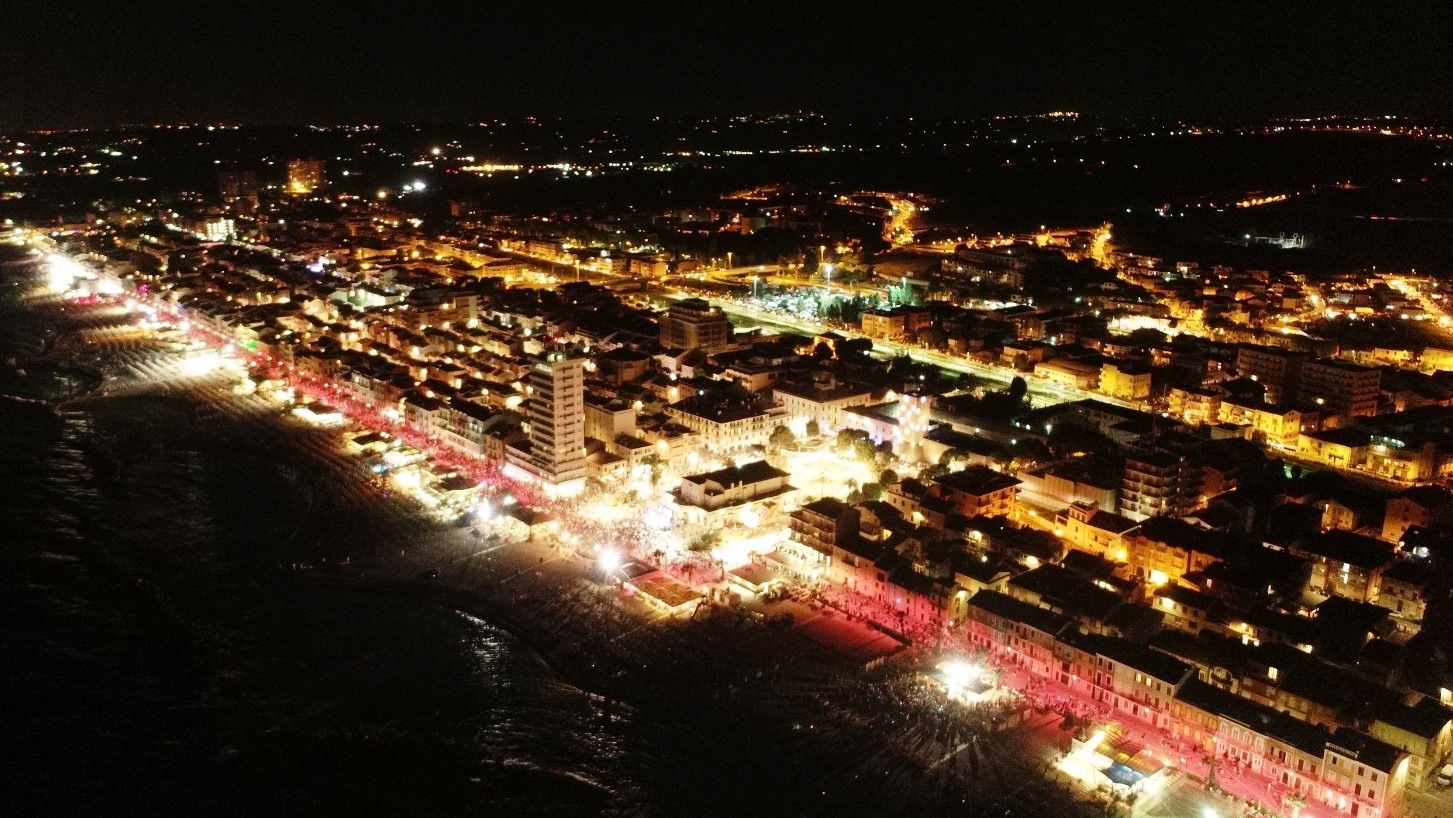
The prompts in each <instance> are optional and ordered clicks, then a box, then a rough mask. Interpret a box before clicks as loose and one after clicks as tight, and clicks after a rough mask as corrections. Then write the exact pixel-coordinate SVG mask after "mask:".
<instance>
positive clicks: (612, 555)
mask: <svg viewBox="0 0 1453 818" xmlns="http://www.w3.org/2000/svg"><path fill="white" fill-rule="evenodd" d="M596 563H597V564H598V565H600V570H601V571H603V572H605V573H607V574H613V573H615V572H616V571H618V570H620V567H621V555H620V552H619V551H614V550H606V551H602V552H600V557H599V558H598V559H597V560H596Z"/></svg>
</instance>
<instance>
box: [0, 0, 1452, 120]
mask: <svg viewBox="0 0 1453 818" xmlns="http://www.w3.org/2000/svg"><path fill="white" fill-rule="evenodd" d="M576 5H577V6H581V7H584V8H585V9H586V10H585V11H577V10H575V9H571V8H570V7H569V6H567V5H565V4H556V3H548V2H531V3H492V2H486V0H479V2H473V3H457V4H456V3H433V2H427V1H426V2H414V3H408V2H393V3H387V4H383V3H370V2H358V3H352V4H347V5H343V4H324V3H316V2H309V0H295V2H290V3H272V2H227V1H226V0H219V2H211V3H206V2H200V3H188V4H173V3H150V2H148V3H141V2H116V3H112V4H109V5H105V6H100V5H99V4H73V3H33V2H20V3H16V4H7V7H6V8H5V10H4V12H3V14H4V19H3V20H0V127H10V128H14V127H53V126H75V125H108V124H117V123H150V122H172V121H228V122H241V123H245V124H251V123H258V124H271V123H279V124H281V123H303V122H313V123H336V122H381V121H401V120H416V121H446V120H472V119H484V118H489V117H495V116H519V115H522V114H535V115H543V116H557V115H567V116H568V115H580V116H593V115H624V116H640V115H668V116H669V115H678V114H679V115H713V114H747V113H770V112H779V111H792V110H813V111H818V112H823V113H841V114H863V113H885V114H908V115H930V116H965V117H979V116H987V115H993V114H1001V113H1003V114H1013V113H1033V112H1043V111H1048V110H1054V109H1073V110H1079V111H1082V112H1085V113H1089V114H1097V115H1105V116H1130V117H1136V116H1199V117H1226V116H1230V117H1263V116H1269V115H1320V114H1328V113H1355V114H1399V115H1409V116H1414V117H1423V118H1428V117H1432V118H1447V117H1448V116H1449V115H1450V114H1453V49H1450V48H1449V47H1448V43H1447V38H1448V36H1449V35H1450V33H1453V4H1446V3H1431V2H1429V3H1394V4H1383V3H1358V4H1335V3H1331V4H1329V3H1305V4H1301V3H1297V4H1284V3H1278V4H1275V5H1276V8H1275V9H1269V8H1267V7H1266V6H1268V5H1270V4H1260V3H1223V2H1216V3H1184V2H1161V3H1147V4H1139V3H1080V4H1078V5H1077V6H1076V7H1074V8H1073V9H1072V10H1066V9H1064V8H1061V7H1060V6H1059V4H1056V5H1050V4H1035V3H1017V2H1016V3H1003V4H995V5H993V6H992V7H988V8H982V9H981V8H979V7H980V6H981V5H982V6H986V7H987V6H988V4H978V3H960V2H944V3H933V4H928V3H925V4H921V9H922V10H910V4H908V3H889V2H882V3H875V4H859V3H839V4H831V5H830V4H827V3H812V4H809V3H788V2H781V1H780V0H776V1H773V2H756V3H752V2H726V3H710V4H707V3H690V2H679V3H673V4H661V5H659V6H657V5H650V6H647V5H645V4H640V3H629V2H625V0H620V1H619V2H614V3H577V4H576ZM14 6H20V7H21V8H15V7H14ZM26 6H30V7H32V8H28V9H27V8H25V7H26ZM787 6H791V8H784V7H787ZM829 9H830V10H829Z"/></svg>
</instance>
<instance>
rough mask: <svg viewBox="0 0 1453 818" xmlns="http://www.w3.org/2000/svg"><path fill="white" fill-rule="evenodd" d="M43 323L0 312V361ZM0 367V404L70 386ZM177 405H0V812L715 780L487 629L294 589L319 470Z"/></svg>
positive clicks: (242, 806)
mask: <svg viewBox="0 0 1453 818" xmlns="http://www.w3.org/2000/svg"><path fill="white" fill-rule="evenodd" d="M45 333H46V327H45V325H44V324H38V323H33V322H32V321H31V319H30V318H28V317H27V316H25V315H23V314H20V313H17V312H16V311H15V310H14V309H13V305H11V304H3V305H0V346H3V348H0V362H4V361H5V359H7V358H10V357H15V356H17V355H18V356H20V357H21V358H22V360H23V357H24V356H25V355H26V354H27V353H30V352H34V344H35V342H36V340H37V338H39V337H43V336H44V335H45ZM0 369H3V374H0V392H5V393H8V394H12V395H13V394H21V395H32V396H34V397H47V396H49V395H53V394H55V393H56V392H57V391H63V389H64V388H66V384H65V383H64V382H63V381H61V380H60V379H58V378H56V377H55V375H54V373H52V372H50V371H49V370H46V369H44V368H43V367H38V366H37V367H33V368H32V370H31V371H28V372H26V373H25V374H23V375H21V374H18V373H16V372H15V371H14V368H13V367H0ZM194 415H195V410H193V409H192V407H191V406H190V405H189V404H187V403H185V402H183V401H181V400H179V399H174V398H168V397H164V396H151V397H147V396H143V397H109V398H99V399H93V400H87V401H83V402H80V403H72V404H69V405H67V406H66V407H64V408H62V409H61V410H60V411H59V413H58V414H56V413H52V412H51V411H50V410H48V409H46V408H45V407H40V406H37V405H34V404H30V403H26V402H23V401H18V400H14V399H12V398H9V397H7V398H0V452H4V454H3V456H0V521H3V525H0V701H3V702H4V706H3V707H0V742H3V756H0V757H3V759H4V760H3V764H4V765H5V771H4V775H3V776H0V777H3V778H4V779H5V780H7V781H8V782H9V785H8V786H6V787H5V788H4V791H5V796H4V797H5V802H4V805H3V807H0V811H3V812H4V813H5V814H10V815H40V814H50V815H62V814H63V815H83V814H91V815H170V814H181V813H186V814H205V815H232V814H238V815H241V814H245V815H333V814H342V813H354V814H370V815H371V814H408V815H463V814H471V815H478V814H487V815H592V814H621V815H635V814H654V813H658V812H661V811H670V812H676V811H677V810H675V809H667V810H662V809H661V805H662V804H669V803H672V802H674V801H676V799H678V798H680V797H683V793H686V792H691V791H696V792H704V791H705V790H703V789H702V788H704V787H709V786H710V781H711V780H712V776H713V774H712V773H711V772H710V771H709V770H707V769H703V766H704V765H700V764H699V763H697V762H699V761H700V759H699V757H694V756H693V752H692V751H691V748H690V747H689V746H688V743H687V742H688V741H689V739H687V738H685V737H683V736H682V735H681V733H682V731H679V730H675V729H672V728H671V727H670V726H669V725H664V724H654V723H650V722H649V721H647V720H645V719H643V718H641V717H640V715H639V714H638V713H637V712H636V711H634V710H632V709H631V708H629V707H626V706H624V705H620V704H618V703H616V704H613V705H612V706H610V707H608V708H603V707H602V704H601V699H600V697H598V696H593V695H591V694H588V693H585V692H583V691H581V690H578V689H576V688H574V687H572V686H570V685H568V684H566V683H564V682H563V681H562V680H561V679H559V678H558V677H557V676H556V675H555V674H554V673H553V672H552V670H551V669H550V668H549V667H548V666H547V665H545V664H544V662H543V661H542V660H541V659H540V658H539V657H537V656H536V655H535V654H534V653H533V652H531V651H530V650H529V649H528V647H527V646H525V645H523V644H522V643H520V642H519V641H517V640H516V639H514V638H513V637H512V636H510V635H509V634H507V633H506V632H504V631H503V630H501V629H500V628H498V627H495V626H493V625H491V624H490V623H488V622H484V621H480V620H478V619H475V618H473V617H470V616H467V615H464V614H462V613H459V612H456V611H451V610H449V609H447V608H443V607H440V606H438V605H435V604H433V603H430V602H427V601H423V600H416V599H410V598H406V597H399V596H391V595H383V594H378V593H375V592H371V591H368V590H366V589H350V588H328V587H317V586H315V585H307V584H299V583H297V582H296V581H293V580H291V579H290V578H289V577H288V576H287V574H286V572H282V571H279V570H278V568H277V566H278V564H279V563H286V562H287V561H288V560H289V558H292V559H297V556H296V555H297V554H298V553H299V552H301V551H302V550H305V549H315V548H319V547H323V548H330V547H331V548H334V549H336V550H341V549H345V548H348V547H349V546H350V545H352V544H349V543H319V542H316V541H312V540H311V535H310V537H309V541H307V542H306V543H305V542H302V541H300V539H299V537H297V536H296V532H297V531H298V529H299V524H300V522H301V521H303V520H304V518H305V517H306V516H307V514H308V513H309V512H308V506H309V504H308V502H306V500H307V498H308V497H309V496H310V493H311V491H312V486H311V485H310V483H311V482H312V479H311V478H309V477H306V476H304V472H303V471H301V470H299V469H295V468H294V467H293V466H291V465H289V464H287V463H282V462H277V461H276V460H275V459H273V458H271V457H269V456H267V453H266V452H257V453H255V454H254V453H249V452H248V450H247V446H245V445H241V446H239V445H235V444H233V443H229V444H228V445H226V446H220V445H215V444H214V445H208V443H207V441H206V440H205V439H198V435H196V434H195V433H193V432H191V431H189V429H190V428H191V426H192V425H193V424H192V423H191V420H192V419H193V417H194ZM716 761H717V762H718V763H719V762H720V759H717V760H716ZM690 811H691V812H692V813H693V814H700V812H702V811H704V810H702V809H701V808H697V809H692V810H690Z"/></svg>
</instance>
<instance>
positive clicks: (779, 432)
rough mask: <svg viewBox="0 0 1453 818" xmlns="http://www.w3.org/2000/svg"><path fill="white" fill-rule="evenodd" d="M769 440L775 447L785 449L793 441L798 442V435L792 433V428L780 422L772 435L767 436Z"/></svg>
mask: <svg viewBox="0 0 1453 818" xmlns="http://www.w3.org/2000/svg"><path fill="white" fill-rule="evenodd" d="M767 442H768V443H769V444H771V445H772V447H773V448H777V449H785V448H786V447H788V446H791V445H792V444H793V443H795V442H797V436H796V435H794V434H792V430H791V429H788V428H787V427H786V426H784V425H782V424H780V423H779V424H777V428H775V429H773V430H772V435H771V436H770V437H768V438H767Z"/></svg>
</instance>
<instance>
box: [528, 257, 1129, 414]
mask: <svg viewBox="0 0 1453 818" xmlns="http://www.w3.org/2000/svg"><path fill="white" fill-rule="evenodd" d="M510 255H512V256H515V257H517V258H521V259H525V260H529V261H532V262H535V263H539V264H544V265H548V266H550V267H552V268H554V269H556V270H557V271H560V272H566V273H568V274H569V275H572V276H573V275H576V274H580V275H581V276H582V278H583V279H585V280H589V281H593V282H596V283H602V284H604V283H609V282H610V281H612V280H616V281H618V280H621V279H632V278H633V277H631V276H626V275H619V274H615V273H604V272H600V271H590V270H585V271H578V270H577V268H575V267H574V266H573V265H569V264H562V263H560V262H556V261H548V260H544V259H539V258H536V257H534V256H528V255H524V254H521V253H513V252H512V253H510ZM783 269H784V268H783V266H782V265H780V264H767V265H746V266H735V267H730V268H727V269H724V270H706V271H702V272H701V273H700V274H699V275H700V276H701V277H702V279H703V280H716V281H725V280H729V279H733V278H740V277H742V276H747V275H771V274H772V273H774V272H780V271H781V270H783ZM681 280H682V281H683V282H687V281H690V280H691V279H690V278H681ZM647 294H648V295H651V296H654V297H656V298H657V299H660V300H664V301H679V300H681V299H684V298H699V297H708V298H711V299H713V301H714V302H715V303H716V304H717V305H718V306H720V307H721V309H722V311H723V312H725V313H726V314H727V315H728V316H729V317H731V318H732V319H733V321H734V323H737V324H738V325H747V326H759V327H763V328H765V329H770V330H774V331H777V332H791V333H796V334H800V335H809V336H815V335H820V334H822V333H825V332H829V331H831V332H836V333H838V334H839V335H846V336H848V337H852V338H866V337H867V336H865V335H863V334H862V333H860V332H857V331H855V330H851V329H844V328H840V327H830V326H828V325H826V324H823V323H821V322H818V321H813V320H809V319H806V318H798V317H794V316H789V315H783V314H781V313H778V312H773V311H770V310H765V309H761V308H759V307H755V306H752V305H750V304H744V303H742V302H741V301H738V300H735V299H729V298H724V297H722V296H721V295H720V294H702V293H696V292H692V291H691V290H690V289H688V288H686V287H684V286H668V285H667V284H666V283H665V282H662V283H659V284H656V285H653V286H651V287H648V288H647ZM870 340H872V341H873V352H874V353H875V354H876V355H877V356H878V357H880V358H884V359H887V358H895V357H899V356H902V355H909V356H910V357H912V358H913V359H914V360H917V361H921V362H923V363H927V364H931V365H933V366H936V367H939V368H940V369H945V370H948V371H950V372H959V373H964V374H969V375H973V376H975V377H978V378H982V379H984V380H986V381H989V382H991V383H997V384H1002V385H1006V386H1007V385H1008V384H1009V383H1010V382H1011V381H1012V380H1013V379H1014V377H1015V376H1016V375H1019V374H1021V373H1018V372H1015V371H1014V370H1013V369H1010V368H1008V367H1001V366H991V365H988V364H981V363H978V362H976V361H970V360H968V359H966V358H962V357H959V356H956V355H948V354H945V353H942V352H937V351H934V350H929V349H924V348H923V347H919V346H915V345H911V344H904V343H898V342H895V341H887V340H882V339H870ZM1024 380H1025V381H1026V382H1027V384H1028V386H1029V396H1030V399H1031V400H1032V401H1033V402H1034V404H1035V405H1037V406H1045V405H1053V404H1057V403H1067V402H1071V401H1078V400H1086V399H1093V400H1098V401H1103V402H1105V403H1110V404H1114V405H1116V406H1121V407H1124V408H1128V409H1142V408H1143V407H1140V406H1137V405H1136V404H1133V403H1130V402H1128V401H1123V400H1119V399H1116V398H1111V397H1108V396H1106V395H1101V394H1099V393H1097V392H1089V391H1086V390H1083V389H1075V388H1073V387H1067V386H1060V385H1058V384H1054V383H1049V382H1046V381H1044V380H1041V379H1039V378H1035V377H1034V376H1032V375H1026V376H1025V378H1024Z"/></svg>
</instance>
